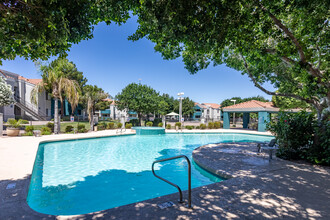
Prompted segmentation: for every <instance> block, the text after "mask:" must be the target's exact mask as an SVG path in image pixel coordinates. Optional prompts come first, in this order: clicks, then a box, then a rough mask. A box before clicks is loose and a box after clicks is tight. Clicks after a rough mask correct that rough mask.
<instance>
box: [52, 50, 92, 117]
mask: <svg viewBox="0 0 330 220" xmlns="http://www.w3.org/2000/svg"><path fill="white" fill-rule="evenodd" d="M49 68H53V69H58V71H60V72H61V74H62V77H64V78H66V79H69V80H74V81H75V82H77V83H78V85H79V88H83V86H84V85H85V84H86V82H87V79H86V78H85V77H84V75H83V73H82V72H79V71H78V69H77V67H76V65H75V64H74V63H73V62H70V61H69V60H68V59H67V58H61V57H59V58H57V59H55V60H53V61H52V62H51V63H50V64H49ZM49 89H50V88H49ZM79 91H80V89H79ZM47 92H50V91H47ZM67 95H72V97H66V94H61V96H60V101H61V116H62V117H63V116H64V105H63V102H64V100H65V98H67V99H70V100H71V102H70V103H72V104H73V105H71V107H72V108H71V109H72V112H71V113H72V114H73V113H74V110H75V108H76V107H77V105H78V102H79V98H78V99H76V97H77V96H76V94H74V91H72V92H70V93H68V94H67ZM79 96H81V94H78V97H79Z"/></svg>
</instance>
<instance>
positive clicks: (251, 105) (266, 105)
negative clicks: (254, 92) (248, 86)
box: [223, 100, 275, 109]
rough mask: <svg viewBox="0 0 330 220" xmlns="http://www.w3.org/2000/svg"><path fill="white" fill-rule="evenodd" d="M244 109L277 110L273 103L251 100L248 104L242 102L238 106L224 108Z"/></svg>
mask: <svg viewBox="0 0 330 220" xmlns="http://www.w3.org/2000/svg"><path fill="white" fill-rule="evenodd" d="M238 108H240V109H242V108H275V106H274V104H273V103H272V102H261V101H257V100H251V101H247V102H242V103H239V104H236V105H231V106H227V107H224V108H223V109H238Z"/></svg>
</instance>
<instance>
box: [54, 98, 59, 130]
mask: <svg viewBox="0 0 330 220" xmlns="http://www.w3.org/2000/svg"><path fill="white" fill-rule="evenodd" d="M54 133H55V134H58V133H59V128H58V98H57V97H55V98H54Z"/></svg>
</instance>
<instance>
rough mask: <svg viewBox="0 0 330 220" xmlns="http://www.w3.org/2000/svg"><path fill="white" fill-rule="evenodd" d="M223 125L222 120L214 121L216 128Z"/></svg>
mask: <svg viewBox="0 0 330 220" xmlns="http://www.w3.org/2000/svg"><path fill="white" fill-rule="evenodd" d="M221 127H222V126H221V122H220V121H216V122H214V128H215V129H218V128H221Z"/></svg>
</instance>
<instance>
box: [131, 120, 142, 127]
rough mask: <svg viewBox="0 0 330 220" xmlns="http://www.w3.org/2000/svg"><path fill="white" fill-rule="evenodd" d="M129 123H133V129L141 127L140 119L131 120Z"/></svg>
mask: <svg viewBox="0 0 330 220" xmlns="http://www.w3.org/2000/svg"><path fill="white" fill-rule="evenodd" d="M129 123H131V124H132V126H133V127H135V126H139V125H140V122H139V119H131V120H129Z"/></svg>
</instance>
